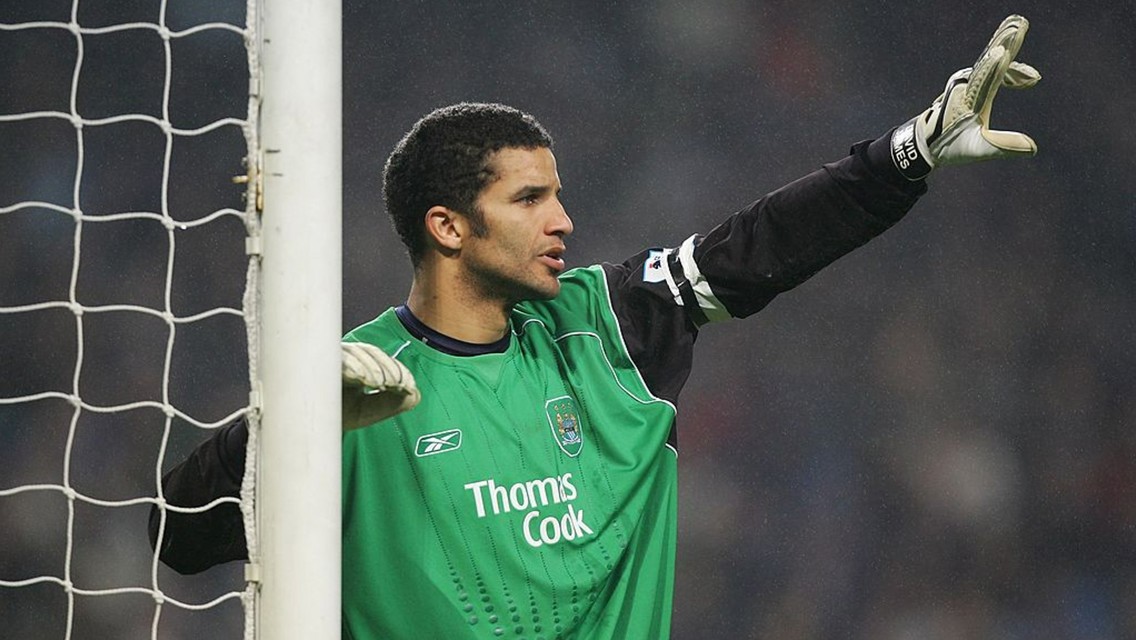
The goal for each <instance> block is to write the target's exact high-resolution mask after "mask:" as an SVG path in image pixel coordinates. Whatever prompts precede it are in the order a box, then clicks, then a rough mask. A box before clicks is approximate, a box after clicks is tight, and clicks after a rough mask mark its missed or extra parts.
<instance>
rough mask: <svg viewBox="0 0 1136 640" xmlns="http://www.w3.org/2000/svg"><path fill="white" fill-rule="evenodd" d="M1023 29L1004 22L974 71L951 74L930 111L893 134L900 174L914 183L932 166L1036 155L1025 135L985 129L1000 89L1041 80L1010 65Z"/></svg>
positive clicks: (1023, 23) (1012, 19)
mask: <svg viewBox="0 0 1136 640" xmlns="http://www.w3.org/2000/svg"><path fill="white" fill-rule="evenodd" d="M1028 29H1029V21H1028V20H1026V19H1025V18H1023V17H1022V16H1019V15H1012V16H1009V17H1007V18H1006V19H1005V20H1003V21H1002V24H1001V25H999V27H998V30H997V31H995V32H994V37H992V38H991V39H990V42H989V43H988V44H987V45H986V48H985V49H983V51H982V55H980V56H978V60H977V61H976V62H975V63H974V66H973V67H968V68H966V69H961V70H959V71H957V72H955V73H954V75H952V76H951V77H950V79H949V80H947V86H946V88H945V89H943V93H942V94H941V95H940V96H939V97H938V98H936V99H935V101H934V103H932V104H931V107H930V108H929V109H927V110H926V111H924V112H923V113H921V114H919V115H918V116H916V117H915V118H912V119H911V120H909V121H908V122H906V123H904V124H902V125H900V126H899V127H898V128H897V129H896V130H895V132H894V133H893V134H892V139H891V156H892V160H894V161H895V165H896V167H897V168H898V169H899V171H900V173H902V174H903V175H904V176H905V177H907V178H908V179H909V180H919V179H921V178H924V177H926V175H927V174H928V173H930V172H931V169H933V168H935V167H940V166H946V165H952V164H964V163H968V162H978V161H980V160H992V159H994V158H1009V157H1017V156H1023V157H1024V156H1032V155H1034V154H1036V153H1037V145H1036V144H1035V143H1034V141H1033V140H1032V139H1031V138H1030V137H1029V136H1027V135H1025V134H1024V133H1018V132H1016V131H995V130H993V129H991V128H990V110H991V108H992V107H993V105H994V96H995V95H997V93H998V89H999V88H1001V87H1002V86H1006V87H1009V88H1011V89H1026V88H1029V87H1032V86H1034V85H1035V84H1037V81H1038V80H1040V79H1041V74H1040V73H1038V71H1037V69H1034V68H1033V67H1031V66H1029V65H1028V64H1023V63H1021V62H1016V61H1015V60H1014V58H1015V57H1017V55H1018V50H1019V49H1021V47H1022V41H1023V40H1025V36H1026V31H1027V30H1028Z"/></svg>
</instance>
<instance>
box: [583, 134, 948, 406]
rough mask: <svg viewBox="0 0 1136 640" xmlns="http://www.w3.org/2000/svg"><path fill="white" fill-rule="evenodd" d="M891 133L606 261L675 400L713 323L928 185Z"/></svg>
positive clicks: (817, 262) (616, 291)
mask: <svg viewBox="0 0 1136 640" xmlns="http://www.w3.org/2000/svg"><path fill="white" fill-rule="evenodd" d="M890 137H891V133H890V132H889V133H888V134H887V135H885V136H883V137H881V138H879V139H878V140H876V141H874V142H868V141H865V142H861V143H858V144H856V145H854V146H853V147H852V149H851V151H850V152H849V155H848V156H847V157H845V158H843V159H841V160H839V161H837V162H833V163H830V164H826V165H824V166H823V167H822V168H821V169H818V170H817V171H815V172H813V173H811V174H809V175H807V176H805V177H803V178H800V179H799V180H796V181H794V182H792V183H790V184H788V185H785V186H784V187H781V188H780V189H777V190H776V191H773V192H772V193H769V194H767V195H766V196H764V197H762V198H761V199H759V200H757V201H756V202H754V203H752V204H750V205H749V206H748V207H746V208H744V209H742V210H741V211H738V212H737V213H735V214H733V215H732V216H730V217H729V218H727V219H726V220H725V221H724V222H722V223H721V224H720V225H718V226H717V227H715V228H714V229H713V230H711V231H710V232H709V233H708V234H706V235H705V236H704V237H703V236H699V235H694V236H691V237H690V238H688V239H687V240H686V242H684V243H683V245H682V246H680V247H677V248H674V249H649V250H647V251H643V252H642V253H639V254H637V255H635V256H633V257H632V258H630V259H629V260H627V261H625V262H623V263H622V264H614V265H613V264H605V265H603V267H604V271H605V273H606V275H607V281H608V288H609V291H610V295H611V301H612V308H613V310H614V312H615V315H616V318H617V319H618V321H619V326H620V331H621V332H622V334H623V338H624V342H625V343H626V344H627V349H628V351H629V352H630V356H631V359H632V360H633V361H634V362H635V365H636V366H637V367H638V368H639V371H640V373H641V374H642V375H643V378H644V381H645V382H646V383H647V386H648V387H649V388H650V389H651V391H652V392H653V393H654V394H655V395H657V396H659V397H661V398H665V399H667V400H670V401H671V402H674V401H675V400H676V399H677V397H678V393H679V390H680V389H681V388H682V386H683V385H684V384H685V383H686V379H687V377H688V376H689V374H690V368H691V362H692V356H693V345H694V340H695V338H696V337H697V334H698V328H699V327H700V326H702V325H703V324H705V323H707V322H710V321H714V320H721V319H725V318H729V317H736V318H744V317H746V316H749V315H751V314H753V313H756V312H757V311H760V310H761V309H762V308H764V307H765V306H766V305H767V304H769V302H770V301H772V300H773V298H774V297H776V296H777V295H778V294H779V293H782V292H784V291H788V290H789V289H792V288H793V287H795V286H797V285H798V284H800V283H802V282H804V281H805V280H807V279H808V278H810V277H811V276H812V275H813V274H815V273H817V272H818V271H820V270H821V269H822V268H823V267H825V266H826V265H828V264H830V263H832V262H833V261H835V260H836V259H837V258H839V257H841V256H843V255H844V254H846V253H848V252H850V251H852V250H853V249H855V248H857V247H859V246H861V245H863V244H865V243H866V242H868V241H869V240H871V239H872V238H874V237H875V236H877V235H879V234H880V233H882V232H883V231H885V230H886V229H888V228H889V227H891V226H892V225H894V224H895V223H896V222H898V221H899V220H900V219H901V218H903V216H904V215H905V214H906V213H907V211H908V210H910V209H911V207H912V206H913V205H914V204H915V202H916V201H917V200H918V199H919V197H920V196H922V195H923V194H924V193H926V191H927V187H926V184H925V183H924V182H923V181H922V180H920V181H914V182H912V181H908V180H907V179H905V178H904V177H903V176H902V175H901V174H900V173H899V172H898V170H897V169H896V168H895V165H894V164H893V163H892V162H891V157H890V152H889V145H888V142H889V140H890Z"/></svg>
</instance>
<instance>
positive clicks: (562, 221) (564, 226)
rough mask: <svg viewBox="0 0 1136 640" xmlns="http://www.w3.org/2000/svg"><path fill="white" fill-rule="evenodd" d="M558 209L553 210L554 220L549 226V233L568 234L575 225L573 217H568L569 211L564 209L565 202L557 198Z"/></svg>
mask: <svg viewBox="0 0 1136 640" xmlns="http://www.w3.org/2000/svg"><path fill="white" fill-rule="evenodd" d="M555 206H556V211H554V212H553V215H552V221H551V223H550V227H549V234H550V235H554V236H566V235H568V234H570V233H572V229H573V228H574V226H573V225H572V218H570V217H568V212H567V211H566V210H565V209H564V204H563V203H561V202H560V199H559V198H557V199H556V205H555Z"/></svg>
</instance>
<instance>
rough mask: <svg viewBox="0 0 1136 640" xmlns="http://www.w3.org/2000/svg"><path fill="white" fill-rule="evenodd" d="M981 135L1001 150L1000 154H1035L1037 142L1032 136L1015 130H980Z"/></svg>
mask: <svg viewBox="0 0 1136 640" xmlns="http://www.w3.org/2000/svg"><path fill="white" fill-rule="evenodd" d="M982 137H983V138H985V139H986V141H987V142H989V143H990V144H991V145H993V146H994V147H996V148H997V149H999V150H1000V151H1002V152H1003V153H1002V154H1001V155H1002V156H1032V155H1036V154H1037V143H1036V142H1034V141H1033V138H1031V137H1029V136H1027V135H1026V134H1024V133H1019V132H1017V131H993V130H990V129H986V130H984V131H982Z"/></svg>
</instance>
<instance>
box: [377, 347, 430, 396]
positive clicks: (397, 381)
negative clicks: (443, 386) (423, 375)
mask: <svg viewBox="0 0 1136 640" xmlns="http://www.w3.org/2000/svg"><path fill="white" fill-rule="evenodd" d="M383 356H385V362H384V363H383V374H384V377H385V382H384V383H383V384H381V385H368V386H374V390H373V391H368V392H367V393H379V392H382V391H387V390H394V391H404V392H408V393H409V392H410V391H412V390H413V391H417V390H418V386H417V383H416V382H415V381H414V374H412V373H410V369H407V368H406V365H404V364H402V363H401V362H399V361H398V360H395V359H394V358H391V357H390V356H387V355H386V354H383Z"/></svg>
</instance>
